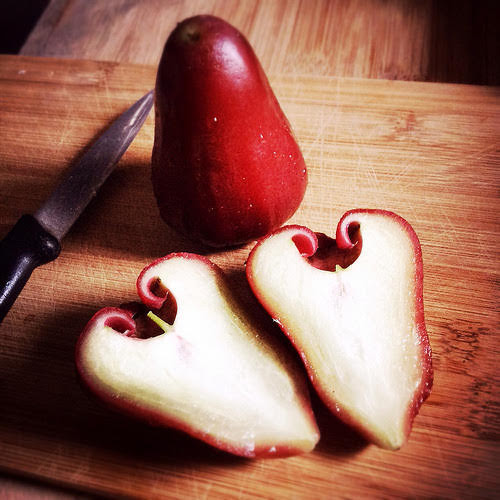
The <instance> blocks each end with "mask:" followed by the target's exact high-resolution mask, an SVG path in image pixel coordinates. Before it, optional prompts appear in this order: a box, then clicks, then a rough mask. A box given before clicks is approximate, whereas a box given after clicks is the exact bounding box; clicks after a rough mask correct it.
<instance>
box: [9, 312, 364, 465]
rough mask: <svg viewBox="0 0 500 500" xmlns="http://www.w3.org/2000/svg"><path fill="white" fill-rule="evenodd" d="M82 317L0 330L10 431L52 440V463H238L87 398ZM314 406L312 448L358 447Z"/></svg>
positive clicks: (335, 451)
mask: <svg viewBox="0 0 500 500" xmlns="http://www.w3.org/2000/svg"><path fill="white" fill-rule="evenodd" d="M97 307H98V306H97V304H96V309H97ZM88 318H89V316H88V313H87V311H83V310H75V311H74V312H71V313H59V314H55V315H54V316H53V317H52V318H50V319H49V320H47V321H45V322H44V323H43V324H42V328H39V329H33V328H32V327H30V325H29V322H30V318H29V317H27V318H26V321H25V323H26V330H24V331H23V332H15V333H10V332H8V331H7V332H4V333H3V335H4V339H3V342H4V343H6V345H9V346H10V348H9V354H8V355H4V354H1V353H0V362H1V363H2V368H1V371H2V380H1V381H0V397H1V399H2V408H3V409H2V412H0V427H2V428H4V429H9V431H10V434H11V435H12V436H16V435H17V436H22V439H23V440H25V442H26V443H30V442H35V446H36V447H39V446H41V447H42V448H44V449H46V448H47V447H48V446H49V445H50V446H54V443H57V446H58V452H57V455H55V456H54V459H55V460H56V462H57V460H61V457H64V456H65V454H66V453H75V450H80V451H81V452H84V453H85V452H88V453H89V454H91V455H94V454H95V453H96V450H101V451H103V452H104V453H105V455H106V456H108V457H109V456H110V454H111V456H112V457H113V459H112V460H116V461H119V462H125V463H127V462H129V461H130V460H133V461H134V463H141V464H142V465H146V466H147V465H150V466H151V467H156V466H159V467H161V466H166V465H168V464H171V465H172V466H175V467H176V468H179V467H190V466H192V465H193V464H203V463H207V464H208V463H210V464H212V465H214V464H219V465H227V466H231V467H235V466H238V467H239V466H243V465H244V464H245V463H247V460H246V459H244V458H240V457H236V456H233V455H230V454H228V453H224V452H221V451H219V450H217V449H215V448H213V447H211V446H209V445H207V444H205V443H203V442H201V441H199V440H197V439H194V438H191V437H189V436H187V435H185V434H183V433H181V432H178V431H176V430H172V429H165V428H159V427H152V426H150V425H148V424H145V423H143V422H141V421H138V420H134V419H132V418H129V417H127V416H124V415H121V414H119V413H116V412H114V411H113V410H110V409H108V408H107V407H104V406H103V405H102V404H101V403H100V402H99V401H98V400H97V399H95V398H94V397H93V396H92V397H89V395H88V394H87V393H86V391H85V390H84V389H83V388H82V386H81V385H80V384H79V382H78V379H77V376H76V370H75V366H74V348H75V343H76V339H77V336H78V334H79V333H80V331H81V330H82V329H83V327H84V326H85V323H86V321H87V320H88ZM14 337H16V338H15V339H14ZM313 404H314V409H315V411H316V416H317V418H318V424H319V427H320V431H321V433H322V439H321V440H320V442H319V444H318V446H317V450H318V451H319V452H321V453H327V454H331V455H334V456H337V457H338V458H341V457H343V456H344V457H347V456H350V455H351V454H353V453H356V452H357V451H359V450H360V449H362V448H363V447H364V446H365V444H366V443H365V442H364V440H363V439H362V438H360V437H359V436H358V435H357V434H356V433H354V431H352V430H350V429H349V428H348V427H346V426H345V425H344V424H342V423H340V422H339V421H338V420H337V419H336V418H335V417H333V416H331V415H329V414H328V410H326V409H325V408H324V407H323V406H322V404H321V403H320V402H319V401H318V400H317V398H316V397H315V396H313ZM40 443H41V444H40ZM49 449H50V448H49ZM64 450H66V451H64ZM80 451H79V452H80ZM97 455H99V453H97Z"/></svg>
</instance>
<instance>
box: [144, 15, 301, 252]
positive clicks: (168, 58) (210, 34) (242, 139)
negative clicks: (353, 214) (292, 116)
mask: <svg viewBox="0 0 500 500" xmlns="http://www.w3.org/2000/svg"><path fill="white" fill-rule="evenodd" d="M155 110H156V111H155V120H156V121H155V141H154V147H153V154H152V183H153V189H154V193H155V196H156V199H157V202H158V206H159V209H160V214H161V216H162V218H163V219H164V221H165V222H166V223H167V224H169V225H170V226H171V227H173V228H174V229H176V230H177V231H179V232H181V233H183V234H185V235H187V236H189V237H191V238H192V239H195V240H199V241H201V242H203V243H205V244H207V245H210V246H216V247H220V246H231V245H237V244H241V243H245V242H247V241H250V240H253V239H256V238H258V237H261V236H263V235H265V234H267V233H268V232H270V231H272V230H274V229H276V228H277V227H279V226H280V225H281V224H283V223H284V222H285V221H286V220H288V219H289V218H290V217H291V216H292V215H293V213H294V212H295V211H296V210H297V208H298V206H299V205H300V203H301V201H302V199H303V196H304V193H305V189H306V185H307V171H306V166H305V163H304V159H303V157H302V153H301V151H300V149H299V146H298V145H297V142H296V140H295V138H294V136H293V132H292V129H291V127H290V124H289V122H288V120H287V118H286V117H285V115H284V114H283V111H282V110H281V108H280V106H279V103H278V101H277V99H276V97H275V95H274V93H273V91H272V89H271V87H270V85H269V82H268V80H267V78H266V75H265V74H264V71H263V70H262V67H261V65H260V63H259V61H258V59H257V57H256V56H255V54H254V51H253V50H252V47H251V46H250V44H249V43H248V41H247V40H246V39H245V37H244V36H243V35H242V34H241V33H240V32H239V31H238V30H236V29H235V28H234V27H232V26H231V25H229V24H228V23H226V22H225V21H223V20H222V19H219V18H216V17H212V16H197V17H193V18H189V19H186V20H185V21H183V22H182V23H180V24H178V25H177V27H176V28H175V30H174V31H173V32H172V33H171V35H170V37H169V38H168V40H167V42H166V45H165V48H164V51H163V55H162V58H161V61H160V65H159V68H158V74H157V80H156V90H155Z"/></svg>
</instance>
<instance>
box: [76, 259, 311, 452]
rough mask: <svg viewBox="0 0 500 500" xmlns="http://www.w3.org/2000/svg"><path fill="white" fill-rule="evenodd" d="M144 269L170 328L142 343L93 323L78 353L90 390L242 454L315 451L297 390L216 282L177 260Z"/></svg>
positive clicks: (200, 266) (198, 265)
mask: <svg viewBox="0 0 500 500" xmlns="http://www.w3.org/2000/svg"><path fill="white" fill-rule="evenodd" d="M150 272H151V274H152V277H155V276H156V277H159V278H160V280H161V282H162V284H163V285H164V286H165V287H167V288H168V289H169V290H170V292H171V293H172V294H173V296H174V297H175V299H176V301H177V308H178V309H177V316H176V319H175V321H174V324H173V325H172V326H171V327H170V329H169V331H168V332H167V333H165V334H161V335H159V336H157V337H153V338H149V339H135V338H129V337H126V336H124V335H122V334H119V333H117V332H115V331H114V330H112V329H111V328H110V327H105V326H102V325H101V326H96V328H95V329H94V330H93V331H91V332H90V334H89V335H88V337H87V341H86V342H85V343H84V346H83V349H82V352H83V356H82V358H83V365H84V366H85V370H86V371H87V373H90V374H91V377H92V379H93V384H94V385H95V386H96V387H98V388H99V390H100V391H104V392H105V393H107V394H112V395H114V396H115V397H117V398H123V399H125V400H127V401H130V402H132V403H133V404H136V405H138V406H139V407H142V408H146V409H148V410H153V411H156V412H160V413H162V414H165V415H168V416H169V417H173V418H174V419H176V420H177V421H180V422H185V423H187V425H188V427H189V428H190V429H194V430H195V432H196V433H201V434H202V435H209V436H213V437H214V438H215V439H216V441H217V442H219V443H225V444H226V445H229V446H235V447H240V448H241V447H243V448H244V450H245V453H248V454H250V455H251V454H252V453H253V450H254V449H255V448H258V447H259V446H268V447H269V451H270V453H272V452H273V448H275V447H276V446H278V445H283V446H286V445H289V446H292V447H298V448H301V449H303V450H304V451H310V450H311V449H312V448H314V445H315V444H316V442H317V440H318V435H317V429H316V427H315V424H314V419H313V418H312V417H311V415H310V414H309V413H308V411H306V408H305V407H308V403H307V396H306V395H305V391H306V390H307V389H306V385H305V384H298V383H297V379H296V377H294V376H292V374H291V370H290V368H289V367H288V366H286V365H285V364H284V361H281V360H280V359H279V358H278V355H277V354H276V353H274V352H272V351H270V350H269V348H268V347H267V346H266V345H265V344H264V343H263V342H261V340H260V338H259V332H258V331H256V330H255V328H254V327H253V326H252V324H251V323H250V320H249V318H247V317H246V316H245V313H244V312H243V311H242V310H241V309H239V308H238V307H237V306H236V304H234V303H233V299H232V298H231V296H230V294H229V292H228V290H227V288H226V287H225V284H224V283H223V282H221V280H220V277H219V276H218V275H217V274H216V273H215V272H214V271H213V270H212V269H211V268H210V267H209V266H207V265H206V264H204V263H203V262H202V261H200V260H197V259H186V258H171V259H168V260H165V261H163V262H162V263H161V264H159V265H158V266H155V267H154V268H153V269H151V270H150Z"/></svg>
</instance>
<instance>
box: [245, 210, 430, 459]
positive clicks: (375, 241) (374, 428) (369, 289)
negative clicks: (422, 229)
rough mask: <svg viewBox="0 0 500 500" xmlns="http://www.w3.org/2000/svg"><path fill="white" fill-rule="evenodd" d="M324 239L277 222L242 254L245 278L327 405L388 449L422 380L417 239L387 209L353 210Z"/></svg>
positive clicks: (425, 378) (404, 433)
mask: <svg viewBox="0 0 500 500" xmlns="http://www.w3.org/2000/svg"><path fill="white" fill-rule="evenodd" d="M320 241H322V242H323V243H324V242H325V237H324V235H321V236H320ZM332 242H333V243H335V244H334V245H332ZM329 245H330V250H326V251H323V252H322V251H321V248H320V249H318V236H317V235H316V234H314V233H313V232H312V231H310V230H308V229H307V228H304V227H300V226H289V227H285V228H282V229H280V230H278V231H277V232H276V233H274V234H273V235H270V236H268V237H266V238H264V239H263V240H261V241H260V242H259V243H258V244H257V245H256V247H255V248H254V249H253V250H252V252H251V254H250V257H249V259H248V263H247V277H248V280H249V283H250V285H251V287H252V289H253V291H254V293H255V295H256V296H257V298H258V299H259V300H260V302H261V303H262V304H263V305H264V307H265V308H266V309H267V311H268V312H269V313H270V314H271V316H272V317H273V318H274V319H275V320H276V321H277V322H278V323H279V324H280V326H281V328H282V329H283V331H284V332H285V333H286V334H287V336H288V337H289V338H290V340H291V341H292V343H293V344H294V346H295V347H296V349H297V350H298V352H299V353H300V355H301V357H302V359H303V361H304V363H305V365H306V368H307V370H308V373H309V376H310V379H311V381H312V383H313V385H314V386H315V388H316V389H317V391H318V393H319V395H320V396H321V398H322V399H323V401H324V402H325V403H326V405H327V406H328V407H329V408H330V410H331V411H332V412H333V413H335V414H337V415H338V416H339V417H340V418H342V419H343V420H345V421H346V422H347V423H350V424H352V425H353V426H355V427H357V428H358V429H359V430H360V431H361V432H362V433H363V434H364V435H365V436H366V437H367V438H368V439H369V440H371V441H373V442H375V443H376V444H378V445H380V446H382V447H384V448H389V449H397V448H399V447H401V445H402V444H403V443H404V442H405V441H406V439H407V437H408V434H409V432H410V429H411V425H412V421H413V418H414V416H415V414H416V413H417V412H418V409H419V407H420V405H421V403H422V402H423V400H424V399H425V398H426V397H427V396H428V394H429V392H430V389H431V385H432V366H431V351H430V347H429V341H428V337H427V332H426V328H425V323H424V316H423V298H422V257H421V249H420V245H419V242H418V239H417V237H416V234H415V233H414V231H413V229H412V228H411V226H410V225H409V224H408V223H407V222H406V221H404V220H403V219H402V218H400V217H398V216H396V215H395V214H393V213H390V212H383V211H377V210H356V211H351V212H348V213H347V214H345V215H344V216H343V218H342V219H341V221H340V223H339V226H338V229H337V238H336V240H331V239H330V241H329ZM320 254H322V255H321V258H318V256H317V255H320ZM346 263H347V267H346V268H345V269H344V268H342V267H341V266H342V265H346Z"/></svg>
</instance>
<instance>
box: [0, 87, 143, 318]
mask: <svg viewBox="0 0 500 500" xmlns="http://www.w3.org/2000/svg"><path fill="white" fill-rule="evenodd" d="M152 105H153V91H152V90H151V91H150V92H148V93H147V94H145V95H144V96H143V97H141V99H139V100H138V101H137V102H136V103H134V104H133V105H132V106H131V107H130V108H129V109H127V110H126V111H125V112H124V113H122V114H121V115H120V116H119V117H118V118H117V119H116V120H115V121H114V122H113V123H112V124H111V125H110V126H109V127H108V129H107V130H106V131H105V132H104V133H103V134H102V135H100V136H99V138H98V139H97V140H96V141H95V142H94V143H93V144H92V146H91V147H90V148H89V149H88V150H87V151H86V152H85V153H84V154H83V155H82V156H81V157H80V159H79V160H78V161H77V162H76V163H75V164H74V165H73V166H72V167H71V168H70V169H69V170H68V172H67V173H66V175H65V176H64V178H63V179H62V180H61V182H60V183H59V184H58V185H57V186H56V188H55V189H54V191H53V192H52V194H51V195H50V196H49V197H48V199H47V200H46V201H45V202H44V203H43V205H41V206H40V208H39V209H38V210H37V211H36V212H35V213H34V214H33V215H28V214H26V215H23V216H22V217H21V218H20V219H19V220H18V221H17V223H16V224H15V225H14V227H13V228H12V229H11V230H10V231H9V233H8V234H7V235H6V236H5V238H4V239H3V240H2V241H1V242H0V323H1V322H2V320H3V318H4V317H5V315H6V314H7V312H8V311H9V309H10V308H11V307H12V305H13V304H14V302H15V300H16V299H17V297H18V296H19V294H20V293H21V290H22V289H23V288H24V286H25V284H26V282H27V281H28V279H29V277H30V276H31V274H32V272H33V271H34V270H35V269H36V268H37V267H38V266H41V265H42V264H46V263H48V262H50V261H52V260H54V259H56V258H57V256H58V255H59V253H60V251H61V240H62V238H63V237H64V236H65V235H66V234H67V232H68V231H69V229H70V228H71V226H72V225H73V224H74V223H75V221H76V220H77V219H78V217H79V216H80V214H81V213H82V212H83V211H84V210H85V208H86V207H87V205H88V204H89V203H90V201H91V200H92V199H93V198H94V197H95V195H96V194H97V191H98V190H99V188H100V187H101V186H102V185H103V184H104V182H105V181H106V179H107V178H108V177H109V175H110V174H111V172H112V171H113V169H114V167H115V165H116V164H117V163H118V161H119V159H120V158H121V157H122V156H123V154H124V153H125V151H126V150H127V149H128V147H129V146H130V143H131V142H132V141H133V139H134V138H135V136H136V135H137V133H138V132H139V130H140V128H141V127H142V125H143V123H144V121H145V120H146V118H147V116H148V114H149V112H150V110H151V107H152Z"/></svg>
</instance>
